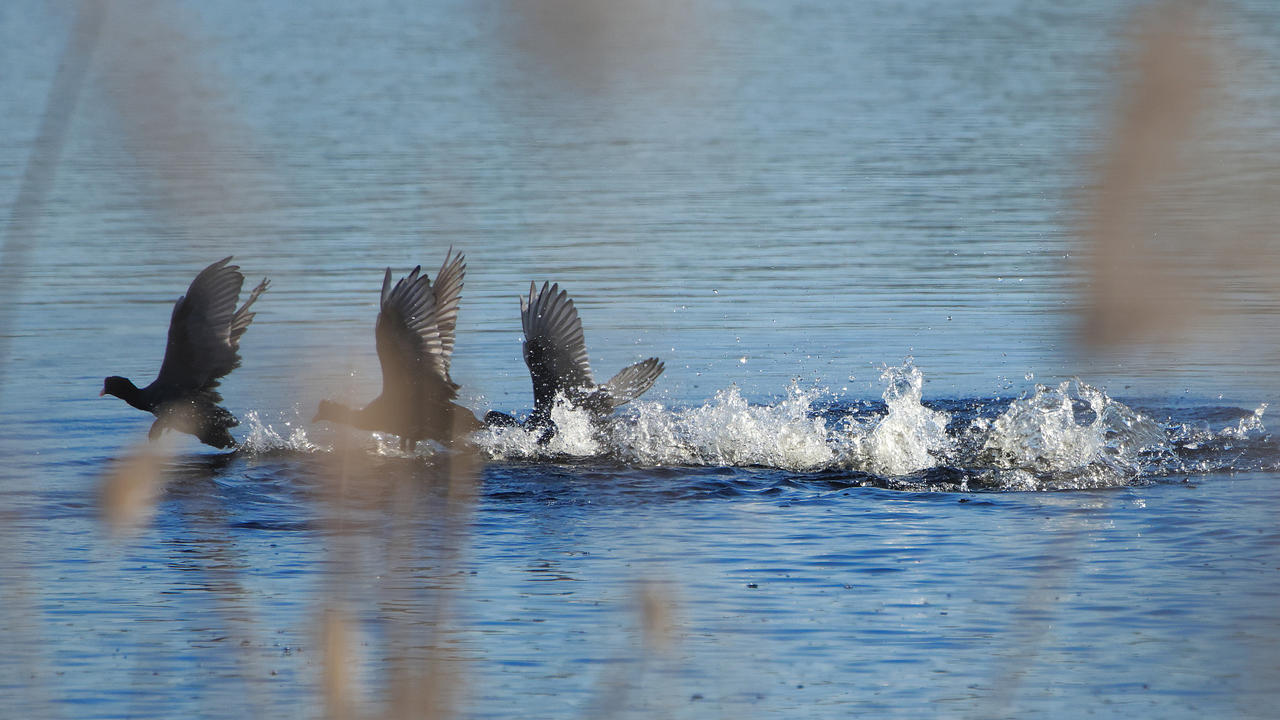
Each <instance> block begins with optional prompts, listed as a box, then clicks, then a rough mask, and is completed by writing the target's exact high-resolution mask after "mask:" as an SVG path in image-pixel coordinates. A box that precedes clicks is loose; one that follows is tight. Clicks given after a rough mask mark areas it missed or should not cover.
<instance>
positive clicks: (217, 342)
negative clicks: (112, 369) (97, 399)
mask: <svg viewBox="0 0 1280 720" xmlns="http://www.w3.org/2000/svg"><path fill="white" fill-rule="evenodd" d="M229 262H231V257H230V256H228V257H225V258H223V259H221V260H219V261H218V262H216V263H214V264H212V265H210V266H209V267H207V268H205V269H204V270H201V271H200V274H199V275H196V279H195V280H192V281H191V287H189V288H187V294H186V295H183V296H182V297H180V298H178V302H176V303H174V305H173V315H172V316H171V317H170V318H169V341H168V344H167V345H165V349H164V362H162V363H161V364H160V374H159V375H158V376H157V377H156V379H155V382H153V383H151V384H150V385H148V386H146V387H144V388H141V389H140V388H138V387H137V386H136V385H134V384H133V383H132V382H130V381H129V379H128V378H123V377H120V376H118V375H113V376H111V377H109V378H107V379H106V380H103V381H102V392H100V393H98V394H99V395H100V396H101V395H115V396H116V397H118V398H120V399H122V400H124V401H125V402H127V403H129V404H130V405H132V406H134V407H136V408H138V409H139V410H146V411H147V412H149V413H151V414H153V415H155V416H156V421H155V422H154V423H152V425H151V432H150V433H149V435H148V436H149V437H150V438H151V439H152V440H155V439H156V438H157V437H159V436H160V433H162V432H164V431H165V430H178V431H180V432H184V433H189V434H191V435H195V436H196V437H198V438H200V442H202V443H204V444H206V445H212V446H213V447H216V448H231V447H235V445H236V441H235V440H234V439H233V438H232V437H231V433H229V432H227V430H228V428H233V427H235V426H236V425H239V424H240V421H239V420H236V418H235V416H234V415H232V414H231V413H230V412H229V411H228V410H227V409H226V408H224V407H222V406H221V405H220V403H221V402H222V395H220V394H218V390H217V387H218V382H219V381H220V380H221V379H222V378H223V377H224V376H226V375H227V373H230V372H231V371H232V370H235V369H236V368H238V367H240V336H241V335H244V331H245V330H247V329H248V328H249V323H251V322H253V317H254V313H251V312H249V307H250V306H251V305H253V302H254V301H255V300H257V299H258V296H259V295H261V294H262V292H263V291H264V290H266V289H267V286H268V285H269V284H270V283H269V282H268V281H267V279H266V278H263V280H262V282H261V283H258V287H256V288H254V289H253V292H251V293H249V299H248V300H246V301H245V303H244V305H241V306H240V309H239V310H237V309H236V301H237V300H238V299H239V298H240V288H241V286H242V285H244V275H242V274H240V267H239V266H238V265H228V264H227V263H229Z"/></svg>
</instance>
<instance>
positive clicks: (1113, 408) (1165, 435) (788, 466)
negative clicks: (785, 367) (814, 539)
mask: <svg viewBox="0 0 1280 720" xmlns="http://www.w3.org/2000/svg"><path fill="white" fill-rule="evenodd" d="M881 380H882V381H883V382H884V384H885V386H884V391H883V393H882V397H883V400H884V405H883V407H881V406H879V405H878V404H871V403H866V402H850V401H845V400H842V399H840V398H837V397H834V396H833V395H832V393H831V392H830V391H828V390H826V389H824V388H820V387H801V386H800V385H799V383H798V382H795V381H793V382H792V383H791V385H790V386H789V387H788V388H787V390H786V394H785V396H784V397H783V398H782V399H780V400H779V401H777V402H776V403H772V404H761V403H752V402H750V401H748V399H747V398H745V397H743V395H742V392H741V391H740V389H739V388H738V387H737V386H730V387H727V388H724V389H722V390H719V391H718V392H716V394H715V395H714V396H713V397H712V398H711V399H710V400H708V401H707V402H705V403H703V404H701V405H695V406H691V407H685V408H678V407H677V408H672V407H669V406H666V405H664V404H662V403H659V402H651V401H636V402H633V403H631V404H630V405H628V406H626V407H625V408H624V409H623V410H622V411H620V412H618V413H617V414H615V415H614V416H613V417H611V418H609V419H607V420H605V421H603V422H601V421H600V420H599V419H597V418H593V417H592V415H591V414H590V413H589V412H587V411H585V410H577V409H574V408H573V407H572V406H570V405H568V404H566V403H564V402H560V403H557V404H556V406H555V407H554V409H553V410H552V413H551V417H552V420H553V421H554V422H555V425H556V430H555V431H554V432H553V433H546V432H545V431H544V430H542V429H526V428H523V427H498V428H489V429H486V430H483V431H481V432H478V433H476V434H475V435H473V436H472V437H471V438H470V440H471V442H472V443H473V444H474V445H475V446H476V447H477V448H478V449H479V450H480V451H481V453H482V454H483V455H484V456H486V457H487V458H488V459H489V460H490V461H494V462H506V461H527V462H555V463H559V462H566V461H573V462H576V461H579V460H589V461H592V462H603V463H606V464H618V465H625V466H631V467H639V468H644V467H660V466H682V467H708V466H710V467H759V468H770V469H775V470H782V471H786V472H793V473H822V474H824V476H825V477H827V478H828V479H829V478H831V477H832V473H834V474H835V475H836V476H838V477H845V476H849V477H850V478H851V479H850V482H855V483H858V484H867V483H870V484H878V485H882V486H884V487H894V488H903V489H917V490H959V491H967V490H1019V491H1039V490H1065V489H1083V488H1103V487H1115V486H1120V485H1125V484H1132V483H1142V482H1152V481H1155V480H1158V479H1159V478H1162V477H1173V476H1177V475H1187V474H1198V473H1207V472H1215V471H1218V470H1222V469H1228V468H1229V469H1235V470H1249V469H1267V468H1274V467H1277V466H1280V451H1278V450H1277V448H1276V445H1275V442H1274V441H1273V440H1272V438H1271V436H1270V434H1268V433H1267V431H1266V428H1265V426H1264V425H1263V423H1262V417H1263V415H1264V413H1265V411H1266V409H1267V406H1266V405H1262V406H1260V407H1258V408H1257V410H1255V411H1253V412H1251V413H1250V412H1247V411H1245V412H1239V411H1237V410H1236V409H1234V408H1216V409H1213V414H1212V415H1211V417H1213V418H1220V417H1222V413H1224V412H1225V413H1228V417H1230V419H1231V422H1230V423H1228V424H1226V425H1225V426H1224V425H1221V424H1218V425H1216V429H1215V428H1213V427H1210V425H1209V424H1208V423H1207V422H1204V421H1200V422H1198V423H1195V424H1186V421H1185V416H1184V420H1183V421H1181V422H1175V421H1173V420H1172V419H1170V420H1167V421H1166V422H1165V423H1164V424H1161V423H1158V422H1156V421H1155V420H1153V419H1152V418H1151V417H1149V416H1147V415H1144V414H1143V413H1140V412H1138V411H1136V410H1134V409H1132V408H1130V407H1129V406H1127V405H1125V404H1124V403H1121V402H1119V401H1117V400H1115V399H1113V398H1111V397H1109V396H1108V395H1107V394H1106V393H1105V392H1104V391H1103V390H1101V389H1099V388H1096V387H1093V386H1091V385H1088V384H1086V383H1084V382H1081V381H1079V380H1075V381H1067V382H1062V383H1060V384H1058V385H1056V386H1053V385H1036V386H1035V387H1034V388H1033V389H1032V390H1029V391H1028V392H1027V393H1024V394H1023V395H1022V396H1021V397H1019V398H1017V399H1015V400H1013V401H1011V402H1007V404H1006V402H1005V401H998V402H999V406H993V405H992V403H993V401H991V400H974V401H970V402H965V403H954V402H953V403H950V404H949V406H948V408H947V410H946V411H944V410H941V409H938V408H936V407H929V406H927V405H925V402H924V380H925V377H924V373H923V372H922V371H921V370H920V368H918V367H916V366H915V364H914V363H913V362H912V361H911V359H910V358H908V359H907V360H906V362H904V363H903V364H902V365H899V366H895V367H887V368H885V370H884V372H883V373H882V374H881ZM297 419H298V418H297V417H296V416H294V417H289V418H284V417H282V418H280V419H279V420H278V421H277V422H274V423H266V422H264V421H263V420H262V418H261V417H260V415H259V414H258V413H257V412H250V413H246V415H245V420H246V426H247V427H248V429H249V433H248V438H247V439H246V440H245V442H244V444H243V449H244V451H246V452H249V453H269V452H279V451H285V452H289V451H294V452H305V453H314V452H330V451H332V448H328V447H325V446H323V445H321V444H317V443H315V442H313V441H312V440H311V439H310V438H309V437H308V435H307V432H306V430H305V429H304V428H303V427H301V426H296V425H295V422H296V421H297ZM544 435H545V437H544ZM362 437H363V436H362ZM540 441H541V442H540ZM361 445H362V446H363V447H364V448H365V450H366V451H367V452H369V453H370V454H374V455H380V456H387V457H404V458H414V457H419V458H422V457H430V456H433V455H435V454H436V453H438V452H441V451H442V448H441V447H440V446H437V445H435V444H433V443H425V442H420V443H419V444H418V446H417V448H416V449H415V451H414V452H412V453H402V452H400V450H399V439H398V438H396V437H394V436H390V435H379V434H376V433H374V434H372V435H370V436H369V437H368V438H367V441H363V442H361Z"/></svg>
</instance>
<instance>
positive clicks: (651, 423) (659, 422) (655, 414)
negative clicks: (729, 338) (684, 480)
mask: <svg viewBox="0 0 1280 720" xmlns="http://www.w3.org/2000/svg"><path fill="white" fill-rule="evenodd" d="M818 395H819V393H818V391H815V390H803V389H801V388H800V387H799V386H798V385H796V384H795V383H792V384H791V386H790V387H789V388H788V389H787V397H786V398H785V399H784V400H783V401H782V402H780V403H778V404H777V405H752V404H751V403H749V402H747V400H746V398H744V397H742V393H741V392H740V391H739V390H738V387H737V386H736V385H735V386H730V387H728V388H726V389H724V390H720V391H718V392H717V393H716V395H715V397H714V398H713V399H712V400H711V401H710V402H708V403H706V404H705V405H701V406H698V407H694V408H689V409H687V410H674V411H673V410H667V409H666V408H664V407H663V406H662V405H660V404H657V403H644V402H640V403H636V404H635V407H634V408H632V409H631V410H630V412H629V413H628V415H626V416H624V417H621V418H619V419H618V421H617V422H615V423H614V424H613V425H612V427H611V431H610V433H609V436H610V439H611V441H612V443H613V444H614V445H615V447H616V450H617V452H618V454H619V456H621V457H622V458H623V459H625V460H627V461H628V462H633V463H637V464H643V465H732V466H748V465H756V466H764V467H773V468H780V469H784V470H812V469H817V468H821V467H824V466H826V465H829V464H830V463H831V462H832V461H833V460H834V458H835V452H834V450H833V449H832V447H831V445H830V444H829V443H828V431H827V424H826V421H825V420H824V419H822V418H821V417H815V416H813V413H812V409H811V405H812V402H813V400H814V399H815V398H816V397H817V396H818Z"/></svg>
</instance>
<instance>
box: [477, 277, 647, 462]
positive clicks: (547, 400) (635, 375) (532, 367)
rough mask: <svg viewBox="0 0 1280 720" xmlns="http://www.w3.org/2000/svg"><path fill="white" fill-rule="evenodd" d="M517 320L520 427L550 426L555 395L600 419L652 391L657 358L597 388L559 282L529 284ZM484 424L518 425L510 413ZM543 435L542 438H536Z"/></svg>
mask: <svg viewBox="0 0 1280 720" xmlns="http://www.w3.org/2000/svg"><path fill="white" fill-rule="evenodd" d="M520 321H521V323H522V325H523V326H524V362H525V365H528V366H529V375H530V377H531V378H532V379H533V413H532V414H530V415H529V418H528V419H527V420H525V422H524V424H525V425H526V426H531V427H541V428H551V427H552V426H553V424H552V422H551V409H552V408H553V407H554V406H555V403H556V399H557V398H558V397H563V398H564V399H565V401H567V402H568V403H569V404H570V405H572V406H573V407H578V408H583V409H586V410H588V411H590V412H591V414H592V416H593V417H595V418H596V419H597V420H600V419H603V418H604V417H606V416H607V415H608V414H609V413H611V412H613V410H614V409H615V408H617V407H619V406H621V405H624V404H626V403H628V402H630V401H632V400H634V399H636V398H638V397H640V396H641V395H643V394H644V393H645V392H646V391H648V389H649V388H651V387H653V383H654V382H655V381H656V380H657V379H658V376H659V375H661V374H662V371H663V369H664V367H665V366H664V365H663V363H662V361H661V360H659V359H658V358H656V357H651V358H648V359H647V360H641V361H640V362H638V363H635V364H634V365H629V366H627V367H625V368H623V369H622V370H620V371H618V374H616V375H614V376H613V377H612V378H609V381H608V382H606V383H604V384H603V385H597V384H596V381H595V378H594V377H593V376H592V374H591V364H590V362H588V360H587V343H586V340H585V338H584V337H583V334H582V320H581V319H580V318H579V317H578V310H577V308H575V307H574V306H573V300H572V299H570V298H569V294H568V293H567V292H565V291H564V290H561V289H560V285H559V283H555V284H549V283H543V284H542V289H541V290H536V287H535V285H534V283H532V282H531V283H529V296H528V297H527V298H524V297H522V298H520ZM485 423H486V424H488V425H491V426H511V425H519V424H521V423H519V422H517V421H516V420H515V418H513V417H511V416H510V415H507V414H505V413H500V412H493V411H490V412H489V413H487V414H486V415H485ZM549 437H550V435H549V434H544V435H543V436H542V439H543V440H546V439H548V438H549Z"/></svg>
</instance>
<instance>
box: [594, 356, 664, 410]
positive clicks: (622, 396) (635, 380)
mask: <svg viewBox="0 0 1280 720" xmlns="http://www.w3.org/2000/svg"><path fill="white" fill-rule="evenodd" d="M664 369H666V366H665V365H664V364H663V363H662V361H661V360H659V359H658V358H656V357H651V358H649V359H647V360H641V361H640V362H638V363H635V364H634V365H628V366H627V367H624V368H622V369H621V370H619V371H618V374H617V375H614V376H613V377H611V378H609V382H607V383H605V384H603V385H601V386H600V389H599V390H597V391H596V392H595V393H592V396H593V398H595V397H599V399H600V400H601V401H603V404H605V405H607V406H608V409H609V410H612V409H613V408H616V407H618V406H619V405H625V404H627V403H629V402H631V401H632V400H635V399H636V398H638V397H640V396H641V395H643V394H645V393H646V392H648V391H649V388H651V387H653V383H654V382H656V381H657V379H658V376H659V375H661V374H662V371H663V370H664Z"/></svg>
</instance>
